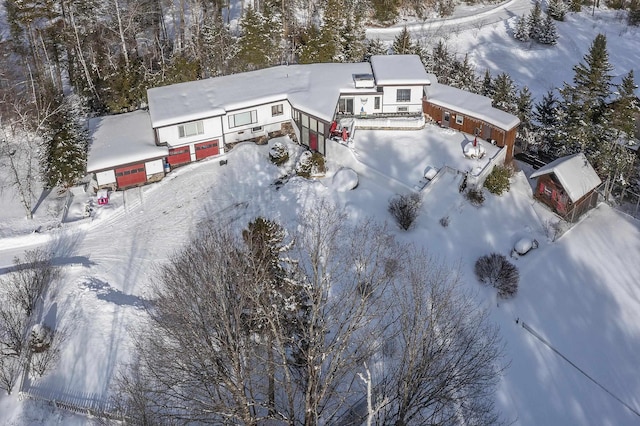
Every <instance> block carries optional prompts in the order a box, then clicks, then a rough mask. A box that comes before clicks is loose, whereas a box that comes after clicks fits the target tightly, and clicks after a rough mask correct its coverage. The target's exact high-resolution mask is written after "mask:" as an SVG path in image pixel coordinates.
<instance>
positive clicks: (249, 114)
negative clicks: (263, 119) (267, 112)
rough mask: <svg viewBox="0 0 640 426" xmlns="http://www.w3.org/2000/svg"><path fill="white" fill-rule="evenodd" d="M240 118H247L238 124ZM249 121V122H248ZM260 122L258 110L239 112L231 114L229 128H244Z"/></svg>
mask: <svg viewBox="0 0 640 426" xmlns="http://www.w3.org/2000/svg"><path fill="white" fill-rule="evenodd" d="M238 117H242V118H245V117H246V118H245V120H240V123H239V124H238V120H237V118H238ZM246 119H249V121H246ZM257 122H258V110H255V109H252V110H250V111H244V112H239V113H237V114H229V128H230V129H233V128H234V127H242V126H248V125H251V124H255V123H257Z"/></svg>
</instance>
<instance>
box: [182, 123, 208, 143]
mask: <svg viewBox="0 0 640 426" xmlns="http://www.w3.org/2000/svg"><path fill="white" fill-rule="evenodd" d="M203 133H204V123H203V121H202V120H198V121H190V122H188V123H184V124H180V125H178V137H179V138H180V139H183V138H190V137H191V136H198V135H201V134H203Z"/></svg>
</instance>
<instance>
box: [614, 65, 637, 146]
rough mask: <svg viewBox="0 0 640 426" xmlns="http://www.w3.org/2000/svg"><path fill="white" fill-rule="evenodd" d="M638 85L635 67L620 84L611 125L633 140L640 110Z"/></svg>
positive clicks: (623, 135)
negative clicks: (634, 74) (636, 92)
mask: <svg viewBox="0 0 640 426" xmlns="http://www.w3.org/2000/svg"><path fill="white" fill-rule="evenodd" d="M637 87H638V86H636V83H635V81H634V76H633V69H631V70H629V72H628V73H627V74H626V75H625V76H624V78H623V79H622V83H621V84H620V85H619V86H618V93H617V95H618V96H617V99H616V100H615V102H614V104H613V118H612V121H611V126H612V127H613V128H615V129H616V130H617V131H618V132H619V134H620V135H621V136H622V137H624V138H626V139H628V140H633V137H634V133H635V130H636V115H637V114H638V112H640V105H639V104H638V97H637V96H636V94H635V90H636V88H637Z"/></svg>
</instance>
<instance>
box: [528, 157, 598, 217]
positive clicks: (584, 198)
mask: <svg viewBox="0 0 640 426" xmlns="http://www.w3.org/2000/svg"><path fill="white" fill-rule="evenodd" d="M530 178H531V179H533V178H537V181H536V190H535V193H534V197H535V198H537V199H538V200H539V201H541V202H542V203H544V204H546V205H548V206H549V207H551V208H552V209H553V210H554V211H555V212H557V213H558V214H559V215H560V216H562V217H563V218H565V219H567V220H569V221H571V222H575V221H576V220H578V218H579V217H580V216H581V215H582V214H584V213H585V212H587V211H588V210H590V209H591V208H593V207H595V206H596V204H597V202H598V194H597V193H596V192H595V190H596V188H597V187H598V186H599V185H600V184H601V183H602V181H601V180H600V178H599V177H598V175H597V173H596V171H595V170H594V169H593V167H592V166H591V164H590V163H589V161H588V160H587V157H585V155H584V154H583V153H578V154H574V155H569V156H566V157H561V158H558V159H557V160H554V161H552V162H551V163H549V164H547V165H546V166H544V167H541V168H539V169H538V170H537V171H535V172H534V173H532V174H531V176H530Z"/></svg>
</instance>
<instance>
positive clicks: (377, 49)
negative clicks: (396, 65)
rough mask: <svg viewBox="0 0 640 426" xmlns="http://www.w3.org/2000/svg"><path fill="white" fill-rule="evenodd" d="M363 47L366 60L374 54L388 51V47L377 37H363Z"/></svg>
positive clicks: (383, 53) (384, 53)
mask: <svg viewBox="0 0 640 426" xmlns="http://www.w3.org/2000/svg"><path fill="white" fill-rule="evenodd" d="M365 49H366V52H365V57H364V58H365V60H366V61H369V59H371V57H372V56H374V55H386V54H387V53H388V49H387V48H386V47H385V45H384V43H383V42H382V41H380V39H379V38H376V39H365Z"/></svg>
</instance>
